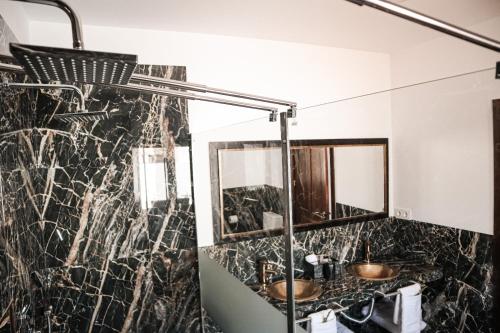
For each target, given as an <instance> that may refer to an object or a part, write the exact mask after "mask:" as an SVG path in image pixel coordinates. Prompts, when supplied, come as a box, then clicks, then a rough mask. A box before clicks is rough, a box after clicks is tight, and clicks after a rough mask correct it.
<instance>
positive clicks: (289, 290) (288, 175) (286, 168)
mask: <svg viewBox="0 0 500 333" xmlns="http://www.w3.org/2000/svg"><path fill="white" fill-rule="evenodd" d="M280 126H281V161H282V170H283V192H284V195H283V201H284V202H283V207H285V212H284V214H283V215H284V216H283V219H284V222H285V230H284V238H285V274H286V295H287V297H286V315H287V324H288V325H287V326H288V333H295V299H294V295H295V283H294V282H295V280H294V267H293V223H292V221H293V207H292V188H291V184H292V167H291V161H290V140H289V133H288V112H281V113H280Z"/></svg>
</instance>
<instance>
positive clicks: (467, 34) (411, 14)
mask: <svg viewBox="0 0 500 333" xmlns="http://www.w3.org/2000/svg"><path fill="white" fill-rule="evenodd" d="M347 1H349V2H352V3H355V4H357V5H360V6H363V5H367V6H369V7H372V8H375V9H378V10H382V11H384V12H387V13H389V14H392V15H396V16H399V17H402V18H404V19H407V20H410V21H413V22H415V23H418V24H420V25H423V26H426V27H428V28H431V29H434V30H437V31H440V32H443V33H445V34H448V35H451V36H454V37H457V38H460V39H462V40H465V41H468V42H470V43H473V44H476V45H479V46H482V47H485V48H487V49H490V50H493V51H496V52H500V42H499V41H497V40H494V39H491V38H488V37H485V36H483V35H479V34H477V33H475V32H472V31H469V30H466V29H463V28H460V27H458V26H456V25H453V24H450V23H447V22H444V21H441V20H438V19H435V18H433V17H430V16H428V15H425V14H421V13H419V12H416V11H414V10H411V9H408V8H406V7H403V6H400V5H396V4H393V3H391V2H389V1H384V0H347Z"/></svg>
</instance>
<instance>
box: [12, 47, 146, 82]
mask: <svg viewBox="0 0 500 333" xmlns="http://www.w3.org/2000/svg"><path fill="white" fill-rule="evenodd" d="M10 52H11V53H12V55H13V56H14V57H15V58H16V60H17V61H18V62H19V64H20V65H21V66H23V67H24V70H25V71H26V73H27V74H28V75H29V76H30V77H31V78H32V79H33V80H34V81H35V82H49V81H61V82H80V83H90V84H127V83H128V81H129V79H130V77H131V76H132V74H133V73H134V69H135V67H136V65H137V56H135V55H129V54H117V53H107V52H95V51H84V50H74V49H63V48H53V47H45V46H32V45H22V44H15V43H11V44H10Z"/></svg>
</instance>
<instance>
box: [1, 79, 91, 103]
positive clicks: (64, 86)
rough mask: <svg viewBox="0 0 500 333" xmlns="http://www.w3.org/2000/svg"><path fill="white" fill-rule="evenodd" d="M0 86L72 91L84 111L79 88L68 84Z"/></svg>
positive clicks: (11, 83)
mask: <svg viewBox="0 0 500 333" xmlns="http://www.w3.org/2000/svg"><path fill="white" fill-rule="evenodd" d="M0 86H3V87H10V88H27V89H63V90H73V91H74V92H76V93H77V95H78V98H79V99H80V109H81V110H85V97H84V96H83V92H82V91H81V90H80V88H78V87H75V86H72V85H70V84H59V83H18V82H7V81H5V82H2V83H1V84H0Z"/></svg>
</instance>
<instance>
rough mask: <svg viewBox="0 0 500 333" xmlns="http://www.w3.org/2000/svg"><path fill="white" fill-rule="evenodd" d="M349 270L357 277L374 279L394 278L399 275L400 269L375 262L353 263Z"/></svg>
mask: <svg viewBox="0 0 500 333" xmlns="http://www.w3.org/2000/svg"><path fill="white" fill-rule="evenodd" d="M347 270H348V271H349V273H351V274H352V275H354V276H355V277H357V278H360V279H364V280H372V281H384V280H392V279H394V278H395V277H397V276H398V275H399V269H396V268H392V267H390V266H387V265H385V264H375V263H373V264H372V263H362V264H353V265H350V266H349V267H347Z"/></svg>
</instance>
